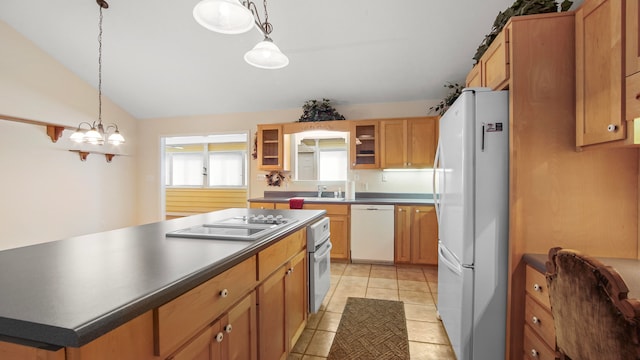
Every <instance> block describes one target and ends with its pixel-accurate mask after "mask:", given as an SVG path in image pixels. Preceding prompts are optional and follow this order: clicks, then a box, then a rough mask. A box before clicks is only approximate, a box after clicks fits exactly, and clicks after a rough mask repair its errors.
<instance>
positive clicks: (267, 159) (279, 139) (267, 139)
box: [257, 125, 284, 170]
mask: <svg viewBox="0 0 640 360" xmlns="http://www.w3.org/2000/svg"><path fill="white" fill-rule="evenodd" d="M257 150H258V168H259V169H260V170H283V169H284V138H283V133H282V125H258V149H257Z"/></svg>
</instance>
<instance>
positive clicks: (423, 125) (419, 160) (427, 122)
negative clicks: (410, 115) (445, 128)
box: [407, 116, 438, 168]
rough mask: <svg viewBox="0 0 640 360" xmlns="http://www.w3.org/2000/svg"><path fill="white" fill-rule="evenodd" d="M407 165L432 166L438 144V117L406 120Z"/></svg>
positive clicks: (417, 166) (410, 166) (412, 166)
mask: <svg viewBox="0 0 640 360" xmlns="http://www.w3.org/2000/svg"><path fill="white" fill-rule="evenodd" d="M407 134H408V135H407V136H408V141H407V147H408V148H407V167H409V168H432V167H433V159H434V158H435V156H436V147H437V145H438V117H437V116H432V117H427V118H418V119H409V120H407Z"/></svg>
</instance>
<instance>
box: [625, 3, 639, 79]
mask: <svg viewBox="0 0 640 360" xmlns="http://www.w3.org/2000/svg"><path fill="white" fill-rule="evenodd" d="M626 2H627V19H626V20H627V29H626V46H627V49H626V50H627V57H626V68H627V76H631V75H633V74H635V73H637V72H639V71H640V37H639V36H638V34H639V33H640V27H638V23H640V7H639V6H638V0H626Z"/></svg>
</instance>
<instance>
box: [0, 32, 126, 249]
mask: <svg viewBox="0 0 640 360" xmlns="http://www.w3.org/2000/svg"><path fill="white" fill-rule="evenodd" d="M0 46H2V48H3V49H4V50H5V51H3V52H2V56H0V114H3V115H8V116H14V117H22V118H29V119H34V120H40V121H45V122H50V123H55V124H61V125H68V126H76V125H77V124H78V123H79V122H81V121H88V122H93V121H94V120H96V118H97V107H98V100H97V91H96V89H95V88H94V87H93V86H92V85H89V84H87V83H86V82H84V81H82V80H81V79H80V78H78V77H77V76H76V75H74V74H73V73H71V72H70V71H69V70H68V69H66V68H65V67H64V66H62V65H61V64H60V63H59V62H57V61H56V60H55V59H53V58H51V57H50V56H49V55H48V54H46V53H44V52H43V51H41V50H40V49H39V48H37V47H36V46H35V45H33V43H31V42H30V41H29V40H27V39H26V38H24V37H23V36H21V35H20V34H19V33H17V32H16V31H15V30H14V29H13V28H11V27H9V26H8V25H7V24H6V23H4V22H2V21H0ZM96 76H97V75H96ZM103 122H106V123H111V122H117V123H118V125H119V127H120V131H121V133H122V134H123V135H124V136H125V137H126V138H127V144H125V146H124V147H123V148H122V149H121V151H122V153H126V154H129V155H131V156H120V157H116V158H114V159H113V162H112V163H110V164H108V163H106V161H105V158H104V156H99V155H90V156H89V158H88V159H87V161H86V162H81V161H80V160H79V157H78V155H77V154H75V153H71V152H69V151H68V150H69V149H71V148H73V146H74V145H73V144H71V143H70V142H69V141H68V139H67V138H68V136H69V135H70V132H69V131H65V132H64V134H63V137H64V138H63V139H61V140H59V141H58V142H57V143H55V144H54V143H52V142H51V140H50V139H49V138H48V137H47V136H46V132H45V127H43V126H36V125H29V124H21V123H14V122H9V121H4V120H0V169H1V170H0V173H1V174H2V182H1V184H2V186H0V219H2V220H1V224H2V226H0V249H7V248H12V247H19V246H25V245H29V244H35V243H40V242H46V241H51V240H56V239H61V238H66V237H70V236H76V235H80V234H86V233H93V232H97V231H104V230H108V229H114V228H119V227H125V226H130V225H132V224H135V220H136V216H135V214H136V211H137V208H136V196H135V184H136V182H135V180H136V157H135V155H136V154H135V152H134V150H135V149H136V122H135V119H134V118H132V117H131V116H130V115H129V114H127V113H126V112H124V111H123V110H122V109H120V108H118V107H117V106H115V105H114V104H113V103H112V102H111V101H109V99H106V98H104V97H103Z"/></svg>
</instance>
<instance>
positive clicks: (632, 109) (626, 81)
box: [576, 0, 640, 146]
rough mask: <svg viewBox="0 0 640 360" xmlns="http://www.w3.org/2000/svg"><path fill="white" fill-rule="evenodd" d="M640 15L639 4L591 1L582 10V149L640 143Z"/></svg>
mask: <svg viewBox="0 0 640 360" xmlns="http://www.w3.org/2000/svg"><path fill="white" fill-rule="evenodd" d="M638 17H639V14H638V1H637V0H628V1H625V0H586V1H585V2H584V3H583V4H582V6H581V7H580V8H579V9H578V10H576V145H577V146H588V145H596V144H604V143H608V144H610V145H635V144H639V143H640V139H637V138H636V137H635V136H634V131H633V126H634V119H635V118H638V117H640V105H639V104H638V103H639V102H640V79H639V78H638V76H634V75H635V74H636V73H637V72H638V68H639V67H640V60H639V53H638ZM625 75H626V76H625Z"/></svg>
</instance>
